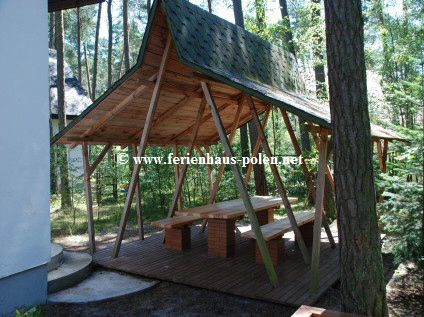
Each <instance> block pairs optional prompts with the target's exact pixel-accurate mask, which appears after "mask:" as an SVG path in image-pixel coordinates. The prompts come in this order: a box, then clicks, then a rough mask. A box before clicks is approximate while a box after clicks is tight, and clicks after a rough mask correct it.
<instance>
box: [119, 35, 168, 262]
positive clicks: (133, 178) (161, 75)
mask: <svg viewBox="0 0 424 317" xmlns="http://www.w3.org/2000/svg"><path fill="white" fill-rule="evenodd" d="M171 43H172V41H171V35H170V34H169V33H168V38H167V40H166V45H165V49H164V52H163V56H162V60H161V63H160V67H159V72H158V76H157V79H156V85H155V88H154V89H153V93H152V99H151V100H150V105H149V111H148V112H147V116H146V121H145V127H144V130H143V134H142V136H141V140H140V144H139V146H138V152H137V156H144V153H145V151H146V146H147V139H148V137H149V133H150V129H151V127H152V123H153V118H154V116H155V111H156V108H157V105H158V101H159V95H160V89H161V86H162V82H163V80H164V75H165V68H166V64H167V62H168V58H169V52H170V50H171ZM140 167H141V165H140V164H136V165H135V166H134V168H133V171H132V174H131V180H130V184H129V186H128V193H127V197H126V199H125V206H124V210H123V211H122V216H121V222H120V224H119V230H118V234H117V237H116V241H115V245H114V248H113V251H112V257H113V258H116V257H117V256H118V255H119V250H120V249H121V243H122V239H123V238H124V232H125V227H126V225H127V220H128V214H129V210H130V207H131V202H132V199H133V196H134V192H135V187H136V186H135V185H136V181H137V178H138V174H139V172H140Z"/></svg>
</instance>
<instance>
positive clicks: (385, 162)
mask: <svg viewBox="0 0 424 317" xmlns="http://www.w3.org/2000/svg"><path fill="white" fill-rule="evenodd" d="M383 142H384V144H383V155H382V159H383V169H382V172H383V173H386V170H387V153H388V151H389V140H387V139H384V141H383Z"/></svg>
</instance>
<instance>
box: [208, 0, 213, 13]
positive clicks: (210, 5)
mask: <svg viewBox="0 0 424 317" xmlns="http://www.w3.org/2000/svg"><path fill="white" fill-rule="evenodd" d="M208 11H209V13H212V0H208Z"/></svg>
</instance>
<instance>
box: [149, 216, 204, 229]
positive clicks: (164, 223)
mask: <svg viewBox="0 0 424 317" xmlns="http://www.w3.org/2000/svg"><path fill="white" fill-rule="evenodd" d="M200 219H201V218H199V217H193V216H178V217H173V218H166V219H162V220H158V221H154V222H152V223H151V225H152V226H155V227H161V228H180V227H184V226H185V225H188V224H191V223H193V222H195V221H197V220H200Z"/></svg>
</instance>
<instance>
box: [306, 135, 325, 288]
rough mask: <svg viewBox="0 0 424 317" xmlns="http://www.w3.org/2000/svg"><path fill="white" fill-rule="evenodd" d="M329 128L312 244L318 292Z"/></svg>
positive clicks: (322, 154) (322, 145)
mask: <svg viewBox="0 0 424 317" xmlns="http://www.w3.org/2000/svg"><path fill="white" fill-rule="evenodd" d="M326 131H327V130H323V131H322V132H321V142H320V149H319V161H318V176H317V184H316V185H317V193H316V200H315V222H314V233H313V235H314V240H313V245H312V263H311V284H310V287H311V293H312V294H316V293H317V291H318V282H319V256H320V250H321V224H322V214H323V211H324V189H325V169H326V166H327V144H328V133H327V132H326Z"/></svg>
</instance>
